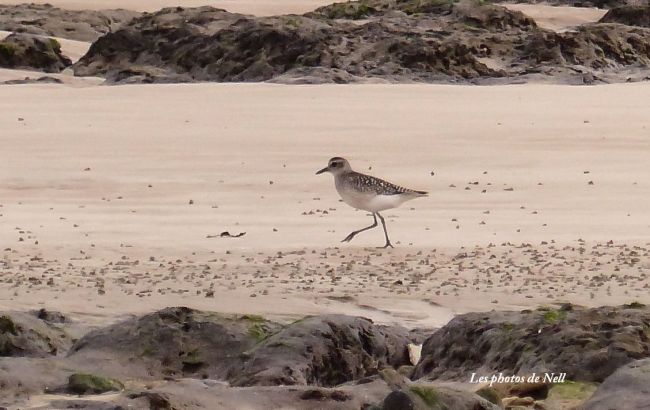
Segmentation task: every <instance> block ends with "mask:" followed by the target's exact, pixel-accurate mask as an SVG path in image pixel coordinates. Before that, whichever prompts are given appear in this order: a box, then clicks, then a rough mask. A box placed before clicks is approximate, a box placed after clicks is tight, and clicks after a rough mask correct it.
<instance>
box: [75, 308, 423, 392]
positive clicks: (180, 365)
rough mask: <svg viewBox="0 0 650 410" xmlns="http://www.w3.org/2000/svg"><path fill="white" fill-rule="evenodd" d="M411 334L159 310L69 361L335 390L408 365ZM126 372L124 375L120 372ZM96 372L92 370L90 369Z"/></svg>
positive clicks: (346, 322)
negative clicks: (360, 379) (334, 387)
mask: <svg viewBox="0 0 650 410" xmlns="http://www.w3.org/2000/svg"><path fill="white" fill-rule="evenodd" d="M414 338H417V336H415V337H414V336H412V335H411V333H410V332H409V331H408V330H406V329H405V328H402V327H398V326H379V325H375V324H373V323H372V322H371V321H370V320H368V319H364V318H358V317H349V316H343V315H325V316H315V317H309V318H305V319H303V320H300V321H298V322H296V323H293V324H290V325H286V326H282V325H279V324H277V323H274V322H270V321H268V320H265V319H263V318H261V317H258V316H254V315H244V316H229V315H221V314H218V313H211V312H201V311H196V310H193V309H189V308H183V307H179V308H167V309H163V310H161V311H158V312H155V313H152V314H149V315H145V316H142V317H139V318H134V319H130V320H127V321H124V322H120V323H116V324H115V325H113V326H110V327H108V328H103V329H98V330H95V331H91V332H90V333H88V334H87V335H86V336H84V337H83V338H81V339H80V340H79V341H78V342H77V343H75V344H74V346H73V347H72V349H71V350H70V353H69V354H68V358H69V359H71V361H72V362H74V363H80V364H83V365H85V366H88V365H92V364H94V365H95V366H102V365H103V364H106V366H105V367H99V368H97V371H102V372H103V373H104V374H108V375H111V376H115V375H120V374H124V375H132V374H141V375H145V374H148V375H150V376H158V377H160V376H174V377H200V378H210V379H218V380H228V381H230V382H231V383H232V384H234V385H238V386H253V385H296V384H298V385H318V386H335V385H339V384H342V383H345V382H349V381H352V380H356V379H359V378H362V377H364V376H368V375H373V374H377V372H378V371H379V370H380V369H382V368H384V367H398V366H401V365H404V364H409V357H408V352H407V344H408V343H409V342H410V341H412V340H413V339H414ZM118 366H122V369H126V370H121V371H115V368H116V367H118ZM91 369H92V367H88V368H87V370H88V371H90V370H91Z"/></svg>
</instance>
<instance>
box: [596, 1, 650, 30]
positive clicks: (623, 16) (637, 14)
mask: <svg viewBox="0 0 650 410" xmlns="http://www.w3.org/2000/svg"><path fill="white" fill-rule="evenodd" d="M600 22H601V23H621V24H625V25H628V26H639V27H650V5H646V6H624V7H617V8H615V9H611V10H610V11H608V12H607V14H605V15H604V16H603V18H601V19H600Z"/></svg>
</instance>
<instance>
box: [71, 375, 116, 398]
mask: <svg viewBox="0 0 650 410" xmlns="http://www.w3.org/2000/svg"><path fill="white" fill-rule="evenodd" d="M122 389H124V384H122V382H120V381H119V380H115V379H110V378H107V377H101V376H96V375H94V374H87V373H75V374H72V375H70V377H69V378H68V386H67V390H68V392H70V393H73V394H101V393H106V392H109V391H120V390H122Z"/></svg>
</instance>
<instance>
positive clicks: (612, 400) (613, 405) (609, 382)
mask: <svg viewBox="0 0 650 410" xmlns="http://www.w3.org/2000/svg"><path fill="white" fill-rule="evenodd" d="M649 405H650V359H643V360H637V361H634V362H631V363H629V364H627V365H626V366H624V367H622V368H620V369H618V370H617V371H616V372H615V373H614V374H612V375H611V376H609V377H608V378H607V379H605V382H603V384H602V385H600V387H599V388H598V389H597V390H596V392H595V393H594V395H593V396H592V397H591V398H590V399H589V400H588V401H587V403H585V405H584V409H585V410H609V409H644V408H648V406H649Z"/></svg>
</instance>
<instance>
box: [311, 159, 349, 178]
mask: <svg viewBox="0 0 650 410" xmlns="http://www.w3.org/2000/svg"><path fill="white" fill-rule="evenodd" d="M351 170H352V168H351V167H350V163H349V162H348V161H347V160H346V159H345V158H341V157H334V158H332V159H330V160H329V162H328V163H327V166H326V167H325V168H323V169H321V170H320V171H318V172H316V175H318V174H322V173H323V172H331V173H332V174H334V175H337V174H341V173H343V172H349V171H351Z"/></svg>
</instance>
